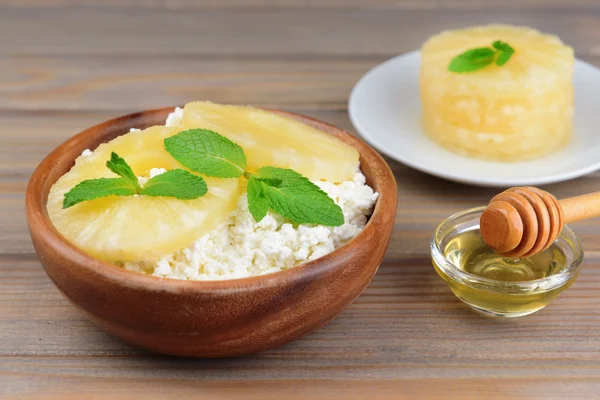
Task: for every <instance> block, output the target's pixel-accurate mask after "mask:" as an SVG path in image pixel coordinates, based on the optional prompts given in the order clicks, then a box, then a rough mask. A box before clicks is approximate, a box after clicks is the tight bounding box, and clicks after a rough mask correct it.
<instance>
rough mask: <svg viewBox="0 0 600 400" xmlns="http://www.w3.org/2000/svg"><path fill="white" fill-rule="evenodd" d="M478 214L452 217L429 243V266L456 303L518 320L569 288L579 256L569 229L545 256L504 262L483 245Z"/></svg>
mask: <svg viewBox="0 0 600 400" xmlns="http://www.w3.org/2000/svg"><path fill="white" fill-rule="evenodd" d="M482 210H483V208H479V209H473V210H468V211H465V212H462V213H458V214H455V215H453V216H452V217H450V218H448V219H447V220H446V221H444V222H443V223H442V224H441V225H440V226H439V227H438V229H437V231H436V233H435V235H434V238H433V240H432V245H431V251H432V260H433V266H434V267H435V269H436V271H437V273H438V274H439V275H440V276H441V277H442V278H443V279H444V280H445V281H446V283H447V284H448V286H449V288H450V290H452V292H453V293H454V294H455V295H456V296H457V297H458V298H459V299H460V300H462V301H463V302H465V303H466V304H468V305H469V306H471V307H472V308H474V309H475V310H478V311H481V312H483V313H485V314H488V315H493V316H502V317H519V316H524V315H528V314H531V313H533V312H536V311H538V310H541V309H542V308H544V307H546V306H547V305H548V304H549V303H550V302H551V301H552V300H554V299H555V298H556V297H557V296H558V295H559V294H560V293H561V292H563V291H564V290H566V289H567V288H568V287H569V286H571V284H572V283H573V282H574V281H575V279H576V278H577V275H578V273H579V265H580V262H581V259H582V257H583V251H582V249H581V243H580V242H579V240H578V239H577V237H576V236H575V235H574V233H573V232H572V231H571V230H570V229H569V228H568V227H565V228H564V229H563V232H562V233H561V235H560V236H559V238H558V239H557V240H556V241H555V242H554V243H553V244H552V246H550V247H549V248H548V249H547V250H545V251H543V252H541V253H538V254H536V255H535V256H532V257H528V258H522V259H509V258H505V257H502V256H500V255H498V254H496V253H495V252H494V251H493V250H492V249H491V248H490V247H488V246H487V245H486V244H485V243H484V241H483V239H482V237H481V234H480V232H479V216H480V215H481V211H482Z"/></svg>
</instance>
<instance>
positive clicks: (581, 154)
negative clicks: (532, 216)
mask: <svg viewBox="0 0 600 400" xmlns="http://www.w3.org/2000/svg"><path fill="white" fill-rule="evenodd" d="M420 58H421V57H420V53H419V52H412V53H407V54H403V55H401V56H398V57H395V58H392V59H390V60H388V61H386V62H384V63H383V64H380V65H378V66H376V67H375V68H373V69H372V70H370V71H369V72H368V73H367V74H366V75H365V76H363V77H362V79H361V80H360V81H359V82H358V83H357V84H356V86H355V87H354V89H353V90H352V94H351V95H350V100H349V104H348V111H349V114H350V119H351V120H352V123H353V124H354V126H355V128H356V129H357V131H358V132H359V133H360V134H361V135H362V137H363V138H365V140H367V141H368V142H369V143H370V144H371V145H372V146H373V147H375V148H376V149H377V150H379V151H380V152H382V153H383V154H385V155H387V156H389V157H391V158H393V159H394V160H397V161H400V162H401V163H404V164H406V165H408V166H410V167H413V168H415V169H418V170H421V171H423V172H427V173H429V174H432V175H436V176H439V177H442V178H446V179H449V180H453V181H458V182H463V183H469V184H474V185H481V186H496V187H507V186H523V185H542V184H548V183H554V182H560V181H565V180H568V179H573V178H576V177H579V176H582V175H585V174H588V173H590V172H593V171H596V170H598V169H600V96H598V93H600V70H598V69H597V68H596V67H594V66H592V65H591V64H588V63H586V62H584V61H581V60H576V61H575V70H574V80H573V83H574V88H575V117H574V132H573V138H572V140H571V143H570V144H569V145H568V146H567V147H566V148H564V149H562V150H560V151H558V152H556V153H553V154H551V155H549V156H547V157H544V158H540V159H537V160H532V161H527V162H518V163H500V162H489V161H481V160H476V159H471V158H467V157H464V156H460V155H457V154H454V153H452V152H450V151H448V150H446V149H444V148H443V147H441V146H439V145H438V144H436V143H435V142H434V141H433V140H431V139H429V138H428V137H427V136H426V135H425V133H424V132H423V129H422V128H421V123H420V115H421V102H420V100H419V64H420V62H421V61H420Z"/></svg>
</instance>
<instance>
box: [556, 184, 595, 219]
mask: <svg viewBox="0 0 600 400" xmlns="http://www.w3.org/2000/svg"><path fill="white" fill-rule="evenodd" d="M559 203H560V205H561V206H562V209H563V213H564V215H565V224H568V223H569V222H575V221H581V220H584V219H590V218H595V217H600V192H595V193H588V194H582V195H581V196H575V197H569V198H568V199H562V200H560V201H559Z"/></svg>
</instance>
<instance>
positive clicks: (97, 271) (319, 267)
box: [26, 108, 397, 357]
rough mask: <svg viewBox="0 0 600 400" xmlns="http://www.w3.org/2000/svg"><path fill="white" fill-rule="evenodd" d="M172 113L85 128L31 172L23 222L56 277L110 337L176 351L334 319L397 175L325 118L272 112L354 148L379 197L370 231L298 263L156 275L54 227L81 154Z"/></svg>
mask: <svg viewBox="0 0 600 400" xmlns="http://www.w3.org/2000/svg"><path fill="white" fill-rule="evenodd" d="M172 110H173V108H163V109H158V110H150V111H144V112H140V113H136V114H131V115H126V116H123V117H120V118H116V119H113V120H110V121H107V122H104V123H102V124H99V125H96V126H93V127H91V128H89V129H86V130H85V131H83V132H81V133H80V134H78V135H76V136H74V137H72V138H71V139H69V140H67V141H66V142H65V143H63V144H61V145H60V146H59V147H58V148H56V149H55V150H54V151H53V152H52V153H50V155H48V156H47V157H46V158H45V159H44V160H43V161H42V163H41V164H40V165H39V166H38V168H37V169H36V170H35V172H34V173H33V175H32V176H31V179H30V181H29V185H28V187H27V195H26V212H27V222H28V224H29V231H30V234H31V239H32V241H33V245H34V247H35V251H36V253H37V255H38V257H39V260H40V262H41V264H42V265H43V267H44V269H45V270H46V273H47V274H48V276H49V277H50V279H51V280H52V282H54V284H55V285H56V287H58V289H59V290H60V291H61V293H62V294H63V295H64V296H65V297H66V298H67V299H69V300H70V301H71V302H72V303H73V304H74V305H75V306H77V307H78V308H79V309H80V310H82V311H83V312H84V313H85V315H86V316H87V317H88V318H89V319H90V321H92V322H93V323H95V324H96V325H98V326H99V327H101V328H103V329H105V330H106V331H108V332H109V333H111V334H113V335H115V336H117V337H119V338H120V339H122V340H124V341H126V342H128V343H131V344H134V345H137V346H139V347H143V348H145V349H148V350H151V351H155V352H158V353H166V354H173V355H179V356H189V357H228V356H239V355H244V354H249V353H255V352H258V351H262V350H266V349H269V348H272V347H276V346H280V345H283V344H285V343H288V342H291V341H292V340H295V339H298V338H299V337H301V336H303V335H305V334H306V333H308V332H310V331H311V330H313V329H315V328H318V327H320V326H323V325H325V324H326V323H327V322H329V321H331V320H332V319H333V318H334V317H335V316H336V315H337V314H338V313H339V312H340V311H342V310H343V309H344V308H345V307H346V306H348V305H349V304H350V302H352V301H353V300H354V299H355V298H356V297H357V296H358V295H359V294H360V293H361V292H362V290H363V289H364V288H365V287H366V286H367V284H368V283H369V282H370V281H371V279H372V278H373V275H374V274H375V272H376V271H377V268H378V267H379V264H380V263H381V260H382V259H383V255H384V253H385V251H386V248H387V245H388V242H389V239H390V234H391V232H392V227H393V226H394V217H395V214H396V201H397V193H396V181H395V180H394V176H393V174H392V171H391V170H390V168H389V167H388V165H387V164H386V162H385V161H384V160H383V159H382V158H381V157H380V156H379V154H377V153H376V152H375V151H374V150H373V149H372V148H370V147H369V146H368V145H366V144H365V143H364V142H362V141H361V140H359V139H357V138H356V137H353V136H352V135H350V134H349V133H348V132H345V131H343V130H342V129H339V128H336V127H334V126H332V125H329V124H326V123H324V122H321V121H318V120H315V119H312V118H308V117H305V116H302V115H298V114H292V113H288V112H283V111H276V112H277V113H280V114H282V115H286V116H288V117H291V118H294V119H296V120H298V121H301V122H304V123H306V124H308V125H311V126H313V127H315V128H317V129H320V130H322V131H325V132H327V133H329V134H331V135H334V136H336V137H338V138H340V139H341V140H343V141H344V142H346V143H349V144H351V145H352V146H354V147H355V148H356V149H357V150H358V151H359V152H360V162H361V168H362V171H363V173H364V174H365V176H366V177H367V181H368V183H369V185H371V187H373V189H374V190H376V191H377V192H379V199H378V200H377V204H376V205H375V209H374V212H373V215H372V216H371V218H370V220H369V222H368V223H367V225H366V227H365V229H364V230H363V231H362V232H360V233H359V234H358V235H357V236H356V237H355V238H354V239H352V240H351V241H350V242H349V243H347V244H346V245H344V246H342V247H340V248H339V249H337V250H335V251H334V252H332V253H330V254H328V255H326V256H324V257H321V258H319V259H316V260H314V261H311V262H308V263H306V264H304V265H302V266H298V267H296V268H292V269H288V270H285V271H281V272H276V273H273V274H269V275H262V276H258V277H251V278H243V279H232V280H224V281H183V280H176V279H168V278H159V277H154V276H147V275H143V274H138V273H135V272H130V271H126V270H124V269H122V268H119V267H117V266H114V265H111V264H108V263H105V262H103V261H100V260H97V259H95V258H92V257H91V256H89V255H87V254H85V253H84V252H82V251H81V250H79V249H78V248H77V247H75V246H74V245H73V244H71V243H70V242H68V241H67V240H66V239H65V238H63V237H62V235H60V234H59V233H58V231H57V230H56V229H55V228H54V225H53V224H52V222H51V221H50V218H49V217H48V213H47V210H46V202H47V198H48V192H49V191H50V187H51V186H52V185H53V184H54V183H55V182H56V181H57V180H58V178H59V177H61V176H62V175H63V174H65V173H66V172H67V171H68V170H69V169H70V168H71V167H72V166H73V164H74V160H75V158H76V157H77V156H79V155H80V154H81V152H82V151H83V150H84V149H87V148H89V149H95V148H96V147H97V146H98V145H99V144H100V143H104V142H108V141H109V140H111V139H113V138H115V137H117V136H119V135H122V134H124V133H125V132H129V129H130V128H133V127H136V128H146V127H149V126H152V125H161V124H163V123H164V121H165V119H166V117H167V114H169V113H170V112H171V111H172Z"/></svg>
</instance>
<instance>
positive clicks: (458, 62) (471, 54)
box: [448, 40, 515, 73]
mask: <svg viewBox="0 0 600 400" xmlns="http://www.w3.org/2000/svg"><path fill="white" fill-rule="evenodd" d="M514 53H515V49H514V48H513V47H512V46H511V45H509V44H508V43H506V42H503V41H501V40H496V41H495V42H494V43H492V47H477V48H474V49H470V50H467V51H465V52H463V53H461V54H459V55H457V56H456V57H454V58H453V59H452V60H451V61H450V64H449V65H448V70H449V71H450V72H457V73H468V72H474V71H478V70H480V69H482V68H485V67H486V66H488V65H490V64H492V63H494V62H495V63H496V65H498V66H499V67H501V66H503V65H504V64H506V63H507V62H508V60H510V58H511V57H512V55H513V54H514Z"/></svg>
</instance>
